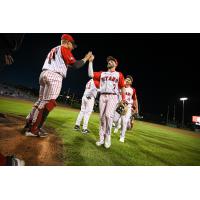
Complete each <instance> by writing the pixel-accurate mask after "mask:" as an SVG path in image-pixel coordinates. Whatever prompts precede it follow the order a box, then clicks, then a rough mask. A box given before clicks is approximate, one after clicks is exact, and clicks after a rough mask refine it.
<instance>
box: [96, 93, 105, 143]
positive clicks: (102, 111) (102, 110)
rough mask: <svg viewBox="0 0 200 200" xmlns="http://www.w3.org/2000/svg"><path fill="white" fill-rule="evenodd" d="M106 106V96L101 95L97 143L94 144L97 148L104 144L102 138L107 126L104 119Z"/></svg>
mask: <svg viewBox="0 0 200 200" xmlns="http://www.w3.org/2000/svg"><path fill="white" fill-rule="evenodd" d="M106 104H107V98H106V95H101V96H100V99H99V111H100V129H99V141H98V142H97V143H96V144H97V145H98V146H100V145H101V144H103V143H104V136H105V131H106V126H107V123H106V117H105V111H106Z"/></svg>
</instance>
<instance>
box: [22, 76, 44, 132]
mask: <svg viewBox="0 0 200 200" xmlns="http://www.w3.org/2000/svg"><path fill="white" fill-rule="evenodd" d="M43 73H44V72H42V73H41V74H40V78H39V84H40V90H39V98H38V100H37V101H36V102H35V104H34V105H33V107H32V110H31V112H30V113H29V114H28V115H27V117H26V125H25V127H24V130H23V131H27V130H30V128H31V125H32V121H33V116H34V114H35V112H36V111H37V110H38V106H39V105H40V103H41V101H42V99H43V94H44V88H45V83H44V81H43V79H42V77H43Z"/></svg>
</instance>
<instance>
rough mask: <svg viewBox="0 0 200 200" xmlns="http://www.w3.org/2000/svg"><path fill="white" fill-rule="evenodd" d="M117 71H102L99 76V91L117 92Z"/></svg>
mask: <svg viewBox="0 0 200 200" xmlns="http://www.w3.org/2000/svg"><path fill="white" fill-rule="evenodd" d="M118 82H119V72H102V73H101V78H100V91H101V93H115V94H118V92H119V88H118Z"/></svg>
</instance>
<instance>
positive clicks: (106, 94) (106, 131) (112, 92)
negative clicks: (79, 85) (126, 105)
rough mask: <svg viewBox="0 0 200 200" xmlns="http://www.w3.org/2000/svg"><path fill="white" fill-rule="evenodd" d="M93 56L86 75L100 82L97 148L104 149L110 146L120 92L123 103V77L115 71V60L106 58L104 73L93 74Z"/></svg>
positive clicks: (116, 63)
mask: <svg viewBox="0 0 200 200" xmlns="http://www.w3.org/2000/svg"><path fill="white" fill-rule="evenodd" d="M93 60H94V56H91V58H90V59H89V67H88V75H89V76H90V77H92V78H93V79H94V80H96V81H100V100H99V109H100V131H99V136H100V139H99V141H98V142H96V145H97V146H101V145H103V144H104V146H105V148H109V147H110V146H111V129H112V123H113V117H114V112H115V110H116V106H117V103H118V93H119V90H120V89H121V90H122V100H123V101H125V92H124V76H123V74H122V73H121V72H117V71H115V69H116V67H117V66H118V61H117V59H116V58H114V57H112V56H109V57H107V68H108V70H107V71H105V72H93Z"/></svg>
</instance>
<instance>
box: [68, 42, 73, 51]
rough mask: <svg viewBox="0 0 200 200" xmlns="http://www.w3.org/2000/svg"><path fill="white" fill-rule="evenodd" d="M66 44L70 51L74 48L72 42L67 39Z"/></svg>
mask: <svg viewBox="0 0 200 200" xmlns="http://www.w3.org/2000/svg"><path fill="white" fill-rule="evenodd" d="M67 46H68V47H67V48H68V49H69V50H71V51H72V50H73V49H74V47H73V44H72V43H71V42H69V41H68V42H67Z"/></svg>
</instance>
